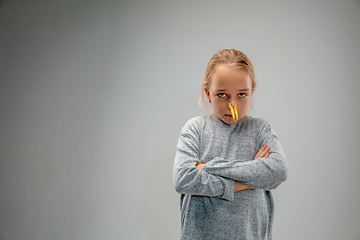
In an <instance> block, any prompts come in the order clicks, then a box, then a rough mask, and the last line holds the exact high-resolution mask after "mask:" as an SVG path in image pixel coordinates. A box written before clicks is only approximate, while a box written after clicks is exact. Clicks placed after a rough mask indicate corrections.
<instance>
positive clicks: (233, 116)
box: [228, 103, 239, 121]
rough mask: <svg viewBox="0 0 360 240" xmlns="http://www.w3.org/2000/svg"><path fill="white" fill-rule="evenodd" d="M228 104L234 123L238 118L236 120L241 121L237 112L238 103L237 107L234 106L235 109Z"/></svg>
mask: <svg viewBox="0 0 360 240" xmlns="http://www.w3.org/2000/svg"><path fill="white" fill-rule="evenodd" d="M228 104H229V109H230V111H231V116H232V118H233V121H235V118H236V120H239V115H238V112H237V105H236V103H235V106H234V107H233V106H232V105H231V103H228Z"/></svg>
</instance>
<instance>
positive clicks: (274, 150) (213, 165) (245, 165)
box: [204, 121, 288, 190]
mask: <svg viewBox="0 0 360 240" xmlns="http://www.w3.org/2000/svg"><path fill="white" fill-rule="evenodd" d="M259 129H260V131H259V133H258V136H257V139H258V141H257V142H258V146H259V147H260V146H263V145H264V144H267V145H269V146H270V152H269V157H268V158H258V159H255V160H249V161H244V160H241V159H231V160H229V159H224V158H220V157H215V158H214V159H213V160H211V161H209V162H207V163H206V164H205V166H204V171H206V172H207V173H210V174H214V175H218V176H222V177H226V178H230V179H233V180H236V181H238V182H241V183H244V184H247V185H249V186H251V187H253V188H256V189H265V190H272V189H275V188H276V187H278V186H279V185H280V184H281V183H282V182H283V181H285V180H286V179H287V172H288V165H287V161H286V158H285V155H284V153H283V150H282V148H281V144H280V141H279V139H278V137H277V135H276V133H275V131H274V130H273V128H272V127H271V125H270V123H268V122H267V121H264V122H263V123H262V124H261V125H260V126H259Z"/></svg>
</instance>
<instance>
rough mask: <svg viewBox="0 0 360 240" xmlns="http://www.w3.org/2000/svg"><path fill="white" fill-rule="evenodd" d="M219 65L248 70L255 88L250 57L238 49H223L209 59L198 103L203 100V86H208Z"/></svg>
mask: <svg viewBox="0 0 360 240" xmlns="http://www.w3.org/2000/svg"><path fill="white" fill-rule="evenodd" d="M219 66H226V67H229V68H230V69H233V70H240V69H244V70H246V71H247V72H248V74H249V75H250V78H251V83H252V88H253V89H255V88H256V85H257V84H256V80H255V71H254V65H253V63H252V62H251V60H250V58H249V57H248V56H246V54H245V53H243V52H241V51H238V50H236V49H223V50H220V51H219V52H218V53H216V54H214V56H213V57H212V58H211V59H210V61H209V63H208V65H207V67H206V71H205V76H204V81H203V84H202V90H201V95H200V100H199V104H200V106H201V102H202V101H203V100H204V92H205V88H208V89H209V88H210V85H211V81H212V79H213V76H214V74H215V70H216V69H217V68H218V67H219Z"/></svg>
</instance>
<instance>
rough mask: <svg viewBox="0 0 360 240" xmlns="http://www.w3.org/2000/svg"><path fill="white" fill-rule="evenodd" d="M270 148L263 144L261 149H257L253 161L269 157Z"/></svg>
mask: <svg viewBox="0 0 360 240" xmlns="http://www.w3.org/2000/svg"><path fill="white" fill-rule="evenodd" d="M269 151H270V147H269V146H268V145H267V144H265V145H264V146H263V147H262V148H259V151H258V153H257V154H256V155H255V157H254V160H255V159H257V158H267V157H269Z"/></svg>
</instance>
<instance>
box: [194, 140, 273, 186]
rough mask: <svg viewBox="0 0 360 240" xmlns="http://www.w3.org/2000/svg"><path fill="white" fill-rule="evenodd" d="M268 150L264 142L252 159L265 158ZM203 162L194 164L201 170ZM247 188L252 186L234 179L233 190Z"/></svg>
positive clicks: (267, 155)
mask: <svg viewBox="0 0 360 240" xmlns="http://www.w3.org/2000/svg"><path fill="white" fill-rule="evenodd" d="M269 151H270V147H269V146H268V145H267V144H265V145H264V146H263V147H262V148H259V151H258V153H257V154H256V155H255V157H254V159H253V160H255V159H257V158H267V157H269ZM204 165H205V163H199V164H197V165H196V167H197V168H199V169H201V170H203V167H204ZM247 189H254V188H253V187H250V186H248V185H246V184H243V183H240V182H238V181H234V192H240V191H243V190H247Z"/></svg>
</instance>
